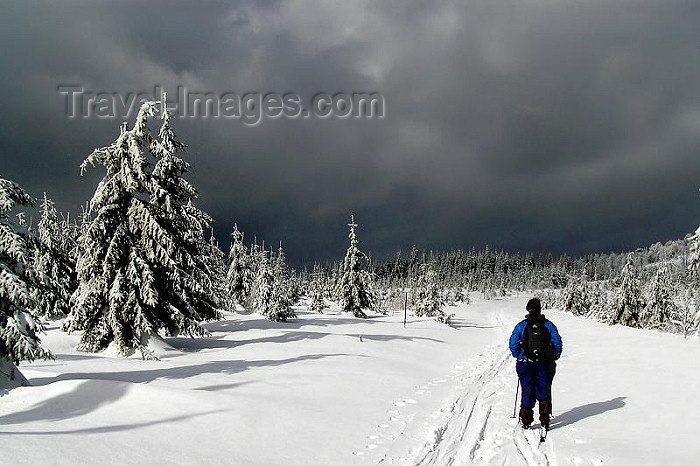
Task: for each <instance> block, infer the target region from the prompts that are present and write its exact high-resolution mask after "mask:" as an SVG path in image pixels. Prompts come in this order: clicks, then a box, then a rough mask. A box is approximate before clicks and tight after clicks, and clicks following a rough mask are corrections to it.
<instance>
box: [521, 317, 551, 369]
mask: <svg viewBox="0 0 700 466" xmlns="http://www.w3.org/2000/svg"><path fill="white" fill-rule="evenodd" d="M526 321H527V327H525V337H524V338H523V349H524V350H525V356H527V358H528V359H529V360H530V361H544V360H549V359H553V352H554V347H553V345H552V338H551V336H550V334H549V330H548V329H547V326H546V325H545V322H547V320H546V319H544V318H541V319H537V320H535V319H526Z"/></svg>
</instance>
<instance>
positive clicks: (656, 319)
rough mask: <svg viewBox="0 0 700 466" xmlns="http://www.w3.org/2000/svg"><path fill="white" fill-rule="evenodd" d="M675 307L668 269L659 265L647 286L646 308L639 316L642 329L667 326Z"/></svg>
mask: <svg viewBox="0 0 700 466" xmlns="http://www.w3.org/2000/svg"><path fill="white" fill-rule="evenodd" d="M675 306H676V304H675V303H674V301H673V297H672V291H671V282H670V274H669V270H668V267H666V265H661V266H660V267H659V268H658V269H657V270H656V274H655V275H654V278H653V279H652V280H651V283H650V284H649V293H648V296H647V300H646V306H644V309H643V310H642V313H641V315H640V321H641V325H642V327H644V328H653V329H663V328H664V327H665V326H666V325H667V324H668V322H669V320H670V318H671V314H673V312H674V307H675Z"/></svg>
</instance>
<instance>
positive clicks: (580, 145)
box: [0, 0, 700, 264]
mask: <svg viewBox="0 0 700 466" xmlns="http://www.w3.org/2000/svg"><path fill="white" fill-rule="evenodd" d="M2 8H3V15H2V17H1V18H0V26H1V27H0V39H2V43H3V44H4V47H3V52H2V55H1V58H0V60H1V62H0V64H1V65H2V66H1V67H0V93H2V96H3V111H2V112H1V113H0V160H2V167H1V173H2V174H3V175H4V176H7V177H9V178H11V179H13V180H15V181H17V182H19V183H21V184H22V185H23V186H24V187H25V188H26V189H28V190H30V191H31V192H32V193H33V194H35V195H37V196H38V195H40V193H41V192H42V191H44V190H46V191H48V192H49V194H50V195H51V196H52V197H54V198H55V199H56V200H57V201H58V204H59V207H61V208H62V209H64V210H69V209H70V210H73V211H77V209H78V206H79V205H80V204H81V203H82V202H84V201H85V200H86V199H88V198H89V197H90V196H91V194H92V191H93V190H94V187H95V183H96V181H97V180H98V179H99V177H100V175H101V173H100V171H99V170H97V169H95V170H92V171H91V172H90V173H88V174H87V175H86V176H85V177H84V178H80V177H79V173H78V168H77V167H78V165H79V163H80V162H81V161H82V159H83V158H84V157H85V156H86V155H87V154H88V153H89V152H90V150H91V149H93V148H94V147H98V146H101V145H106V144H108V143H109V142H111V141H112V140H113V139H114V137H115V135H116V133H117V131H118V125H119V121H118V120H97V119H89V120H85V119H76V120H68V119H67V118H65V116H64V108H63V105H64V102H63V100H62V98H61V97H60V96H59V95H58V94H57V92H56V87H57V86H58V85H60V84H80V85H82V86H83V87H85V88H86V89H89V90H93V91H100V90H105V91H109V92H122V93H126V92H130V91H150V90H152V89H153V86H154V85H156V84H159V85H161V86H163V87H164V88H166V89H175V87H176V86H177V85H184V86H187V87H189V88H190V89H194V90H199V91H212V92H216V93H222V92H226V91H232V92H237V93H239V94H242V93H244V92H248V91H258V92H268V91H270V92H272V91H274V92H280V93H282V92H289V91H293V92H297V93H299V94H301V95H302V96H307V97H308V96H311V95H313V94H315V93H316V92H319V91H325V92H330V93H333V92H338V91H344V92H352V91H368V92H369V91H376V92H380V93H382V94H383V95H384V97H385V98H386V110H387V114H386V117H385V118H384V119H381V120H377V119H374V120H354V119H346V120H339V119H330V120H318V119H299V120H284V119H282V120H274V121H272V120H264V121H263V122H262V123H261V124H260V125H258V126H255V127H247V126H245V125H243V124H242V123H241V122H239V121H232V120H212V119H208V120H204V119H199V120H191V119H180V120H177V121H176V122H175V129H176V131H177V132H178V134H179V135H180V137H181V138H182V139H183V140H184V141H185V142H187V144H188V145H189V148H190V149H189V154H190V155H191V157H189V160H190V161H191V162H192V164H193V167H194V172H193V174H192V179H193V182H194V183H195V184H196V186H197V187H198V188H199V190H200V192H201V198H200V203H201V205H202V207H203V208H204V209H205V210H207V211H208V212H210V213H211V214H212V215H213V216H214V218H215V219H216V221H217V223H216V225H215V228H216V231H217V235H218V236H219V237H220V238H221V239H222V240H224V241H225V245H227V244H228V238H227V233H228V231H229V229H230V227H231V225H232V223H233V222H234V221H236V222H238V224H239V226H240V227H241V228H243V229H244V230H245V231H246V232H247V233H248V238H249V239H252V238H251V237H252V236H253V235H257V236H258V237H259V238H261V239H262V238H264V239H266V240H267V241H268V242H273V243H275V244H276V242H277V241H278V240H280V239H281V240H283V241H284V243H285V245H286V248H287V250H288V254H289V256H290V259H291V260H292V261H293V262H295V263H296V264H301V263H303V262H306V261H312V260H316V259H318V260H323V259H325V258H329V257H339V256H340V255H341V254H342V252H343V250H344V248H345V243H346V237H345V235H346V223H347V222H348V220H349V215H350V213H351V212H354V213H355V214H356V216H357V219H358V220H359V222H360V224H361V229H360V238H361V240H362V242H363V243H362V244H363V245H364V246H365V248H366V249H369V250H372V251H374V252H375V255H383V254H386V253H390V252H392V251H394V250H396V249H398V248H402V249H404V250H407V249H408V248H410V246H411V245H412V244H416V245H418V246H419V247H425V248H433V249H447V248H451V247H470V246H472V245H476V246H481V245H483V244H489V245H491V246H494V247H501V248H505V249H509V250H521V251H524V250H528V251H535V252H542V251H553V252H564V251H568V252H571V253H582V252H588V251H608V250H610V249H623V248H634V247H637V246H641V245H645V244H648V243H650V242H652V241H657V240H666V239H671V238H675V237H679V236H682V235H683V234H685V232H687V231H691V230H693V229H694V228H695V224H696V223H697V215H695V214H696V212H697V203H698V197H697V186H698V178H699V177H698V169H700V163H699V162H698V157H697V153H698V151H697V147H699V144H698V143H700V132H699V131H698V127H699V126H700V97H699V96H700V33H699V32H698V28H697V24H698V23H700V10H699V8H698V6H696V5H695V4H694V3H693V2H682V1H654V2H645V1H641V0H639V1H623V0H620V1H614V2H610V1H589V2H576V1H569V0H561V1H555V0H540V1H535V0H532V1H517V2H516V1H500V0H496V1H463V2H457V1H453V2H434V1H431V2H423V1H413V2H409V1H398V0H396V1H383V2H375V1H354V2H332V1H326V2H323V1H318V2H309V1H295V0H285V1H279V2H277V1H252V0H251V1H241V2H223V1H222V2H203V3H199V2H197V3H195V2H136V1H120V2H98V3H97V4H94V3H93V2H61V3H58V4H57V3H55V2H52V3H48V2H12V3H7V2H4V4H3V7H2Z"/></svg>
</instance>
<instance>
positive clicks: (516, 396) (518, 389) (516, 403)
mask: <svg viewBox="0 0 700 466" xmlns="http://www.w3.org/2000/svg"><path fill="white" fill-rule="evenodd" d="M518 392H520V379H518V386H517V388H516V389H515V401H514V402H513V415H512V416H511V419H515V410H516V409H517V407H518Z"/></svg>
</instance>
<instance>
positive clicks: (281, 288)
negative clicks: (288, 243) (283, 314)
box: [270, 243, 298, 307]
mask: <svg viewBox="0 0 700 466" xmlns="http://www.w3.org/2000/svg"><path fill="white" fill-rule="evenodd" d="M270 255H272V253H270ZM272 273H273V275H274V277H275V293H276V294H277V296H278V301H279V302H280V303H281V304H286V305H287V306H288V307H289V306H292V305H293V304H294V303H295V302H296V301H297V298H298V294H297V289H296V283H295V282H294V280H293V279H292V277H291V274H290V273H289V269H288V268H287V258H286V256H285V254H284V249H282V243H280V247H279V249H278V250H277V255H276V256H275V262H274V265H273V268H272Z"/></svg>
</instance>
